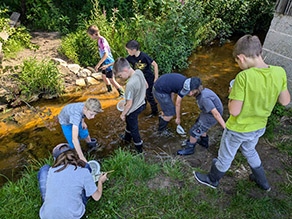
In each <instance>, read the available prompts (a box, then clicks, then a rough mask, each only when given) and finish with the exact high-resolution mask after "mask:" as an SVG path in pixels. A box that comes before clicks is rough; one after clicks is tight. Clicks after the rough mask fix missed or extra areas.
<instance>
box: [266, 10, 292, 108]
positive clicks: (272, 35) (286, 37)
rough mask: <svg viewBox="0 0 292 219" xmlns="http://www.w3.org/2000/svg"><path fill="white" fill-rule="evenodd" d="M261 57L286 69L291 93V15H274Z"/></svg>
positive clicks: (268, 62)
mask: <svg viewBox="0 0 292 219" xmlns="http://www.w3.org/2000/svg"><path fill="white" fill-rule="evenodd" d="M263 57H264V60H265V62H266V63H267V64H271V65H278V66H281V67H283V68H284V69H285V70H286V73H287V81H288V90H289V91H290V94H292V16H288V15H282V14H277V13H276V14H275V15H274V18H273V20H272V23H271V26H270V29H269V32H268V34H267V36H266V39H265V42H264V45H263ZM289 106H290V107H292V103H290V104H289Z"/></svg>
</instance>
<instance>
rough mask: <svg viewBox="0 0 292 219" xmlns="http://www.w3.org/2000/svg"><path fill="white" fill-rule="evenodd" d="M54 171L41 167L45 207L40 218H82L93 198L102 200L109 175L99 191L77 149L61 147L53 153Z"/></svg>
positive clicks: (40, 180) (63, 144) (102, 178)
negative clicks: (90, 199)
mask: <svg viewBox="0 0 292 219" xmlns="http://www.w3.org/2000/svg"><path fill="white" fill-rule="evenodd" d="M53 157H54V159H55V161H54V163H53V165H52V167H50V165H48V164H47V165H45V166H43V167H41V169H40V171H39V173H38V175H37V177H38V180H39V189H40V192H41V195H42V200H43V202H44V203H43V205H42V207H41V209H40V212H39V215H40V218H52V219H55V218H71V219H73V218H81V217H82V216H83V214H84V213H85V206H86V203H87V200H88V198H89V197H90V196H91V197H92V198H93V199H94V200H95V201H98V200H99V199H100V198H101V196H102V184H103V183H104V182H105V181H106V180H107V176H106V175H107V174H106V173H105V174H102V175H101V176H100V178H99V181H98V187H96V184H95V182H94V180H93V177H92V175H91V173H90V171H91V170H90V167H89V165H88V164H86V163H85V162H84V161H83V160H81V159H80V158H79V156H78V154H77V152H76V150H75V149H72V148H71V147H70V146H69V144H67V143H61V144H59V145H57V146H56V147H55V148H54V149H53Z"/></svg>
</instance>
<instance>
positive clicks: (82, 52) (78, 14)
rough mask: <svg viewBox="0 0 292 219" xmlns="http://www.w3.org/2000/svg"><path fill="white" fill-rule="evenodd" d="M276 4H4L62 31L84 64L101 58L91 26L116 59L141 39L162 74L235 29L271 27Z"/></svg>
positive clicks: (17, 0) (265, 0)
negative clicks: (130, 45) (96, 28)
mask: <svg viewBox="0 0 292 219" xmlns="http://www.w3.org/2000/svg"><path fill="white" fill-rule="evenodd" d="M274 4H275V0H244V1H242V0H232V1H230V0H212V1H210V0H206V1H199V0H186V1H182V0H175V1H164V0H131V1H128V0H118V1H105V0H73V1H70V4H69V3H68V2H66V1H60V0H42V1H40V0H26V1H21V0H14V1H9V0H3V2H2V3H0V9H1V8H2V9H5V10H7V9H9V11H8V12H9V13H11V12H12V11H18V12H20V13H21V14H22V17H21V20H22V22H23V24H24V25H26V27H28V28H30V30H40V29H41V30H45V31H59V32H62V33H63V34H64V38H63V42H62V48H61V50H60V52H62V53H63V54H65V55H66V56H67V57H68V58H70V59H71V60H72V61H74V62H75V63H79V64H81V65H83V66H88V65H95V64H96V63H97V59H98V58H97V57H98V53H97V52H98V50H97V43H96V42H93V41H92V40H91V39H90V38H89V37H88V36H87V34H86V29H87V27H88V25H90V24H96V25H97V26H98V27H99V28H100V30H101V35H102V36H104V37H106V38H107V40H108V41H109V43H110V46H111V48H112V52H113V55H114V57H115V58H117V57H120V56H125V55H127V54H126V50H125V44H126V43H127V42H128V41H129V40H131V39H136V40H137V41H139V42H140V43H141V50H143V51H145V52H146V53H148V54H149V55H150V56H151V57H152V58H154V59H155V60H156V62H157V63H158V65H159V69H160V73H161V74H163V73H169V72H171V71H173V70H181V69H185V68H187V67H188V61H187V59H188V57H189V56H190V54H191V52H192V51H193V50H194V49H195V48H197V46H199V45H204V44H207V43H209V42H210V41H211V40H213V39H215V38H218V39H220V41H222V42H224V40H225V39H227V38H228V37H230V36H231V35H233V34H236V33H240V34H243V33H254V32H259V31H264V32H266V31H267V30H268V27H269V24H270V21H271V19H272V16H273V10H274ZM8 12H7V11H6V13H5V16H4V17H5V18H7V17H8V14H9V13H8ZM68 12H70V13H68ZM1 17H3V16H1ZM4 17H3V18H4ZM0 29H1V26H0ZM16 33H18V31H16ZM19 38H21V37H19ZM8 42H9V40H8ZM8 42H7V43H5V44H6V45H5V44H4V48H7V47H8V44H9V43H8ZM4 52H5V50H4Z"/></svg>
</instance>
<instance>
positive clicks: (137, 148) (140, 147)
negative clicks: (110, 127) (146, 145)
mask: <svg viewBox="0 0 292 219" xmlns="http://www.w3.org/2000/svg"><path fill="white" fill-rule="evenodd" d="M135 148H136V151H137V152H138V154H140V153H142V152H143V141H141V142H140V143H137V144H136V143H135Z"/></svg>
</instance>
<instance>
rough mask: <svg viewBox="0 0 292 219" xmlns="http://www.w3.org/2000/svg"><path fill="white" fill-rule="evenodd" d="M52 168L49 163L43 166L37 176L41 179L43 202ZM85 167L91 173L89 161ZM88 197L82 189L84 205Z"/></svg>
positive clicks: (40, 186)
mask: <svg viewBox="0 0 292 219" xmlns="http://www.w3.org/2000/svg"><path fill="white" fill-rule="evenodd" d="M50 168H51V166H50V165H49V164H46V165H44V166H42V167H41V168H40V170H39V172H38V175H37V178H38V181H39V189H40V192H41V196H42V200H43V202H44V201H45V197H46V190H47V180H48V173H49V169H50ZM85 168H87V169H88V170H89V172H90V173H91V168H90V166H89V164H88V163H86V165H85ZM88 198H89V197H86V195H85V190H83V191H82V202H83V203H84V205H86V203H87V200H88Z"/></svg>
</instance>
